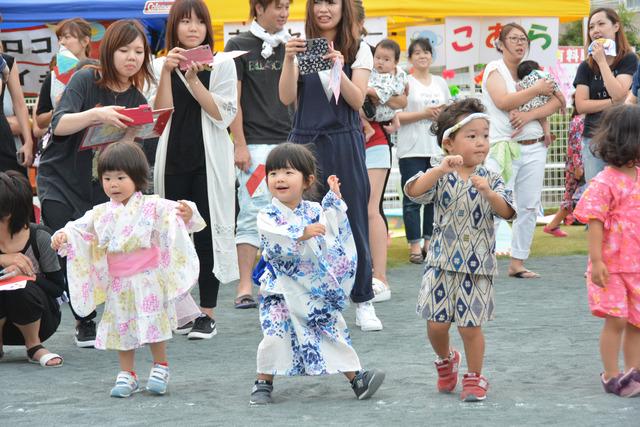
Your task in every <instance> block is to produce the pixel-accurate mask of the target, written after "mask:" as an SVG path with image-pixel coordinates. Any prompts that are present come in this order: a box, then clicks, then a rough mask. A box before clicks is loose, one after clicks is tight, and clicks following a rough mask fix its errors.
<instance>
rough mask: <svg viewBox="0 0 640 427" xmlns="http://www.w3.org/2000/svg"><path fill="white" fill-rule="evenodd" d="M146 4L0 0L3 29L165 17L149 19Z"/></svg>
mask: <svg viewBox="0 0 640 427" xmlns="http://www.w3.org/2000/svg"><path fill="white" fill-rule="evenodd" d="M145 3H146V1H145V0H0V13H1V14H2V17H3V19H4V23H3V24H2V27H5V26H6V25H9V24H12V25H15V23H16V21H20V22H21V24H20V26H22V27H24V26H25V25H24V23H25V22H29V23H33V22H37V23H41V22H58V21H61V20H63V19H67V18H75V17H78V16H81V17H83V18H84V19H86V20H87V21H98V20H105V21H110V20H115V19H123V18H135V19H142V18H153V17H154V16H162V15H145V14H143V9H144V5H145Z"/></svg>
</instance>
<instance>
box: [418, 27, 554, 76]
mask: <svg viewBox="0 0 640 427" xmlns="http://www.w3.org/2000/svg"><path fill="white" fill-rule="evenodd" d="M510 22H515V23H517V24H519V25H522V27H523V28H524V29H525V31H526V34H527V36H528V38H529V40H530V43H531V45H530V48H529V52H528V54H527V58H528V59H533V60H535V61H537V62H538V63H539V64H540V65H542V66H550V65H554V64H555V63H556V60H557V59H556V51H557V50H558V30H559V22H558V19H557V18H515V17H491V18H468V17H464V18H462V17H457V18H446V20H445V37H444V55H445V60H444V61H442V58H440V59H441V60H440V61H439V62H438V64H434V65H440V64H441V65H444V64H446V66H447V68H449V69H455V68H462V67H468V66H472V65H475V64H486V63H488V62H490V61H493V60H496V59H499V58H500V57H501V55H500V53H499V52H498V51H497V49H496V41H497V40H498V37H499V35H500V31H501V30H502V28H503V27H504V26H505V25H506V24H508V23H510ZM414 28H418V27H414ZM423 28H426V27H423ZM410 29H411V27H409V28H407V34H409V30H410ZM415 33H416V32H415V31H414V32H413V34H415ZM418 33H419V31H418ZM434 39H435V40H439V39H438V37H437V36H434ZM505 42H506V41H505ZM508 43H512V42H508ZM516 43H518V42H517V41H516ZM500 48H501V49H505V48H507V49H508V48H512V46H511V44H508V45H506V46H505V45H502V46H500Z"/></svg>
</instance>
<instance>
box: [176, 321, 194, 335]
mask: <svg viewBox="0 0 640 427" xmlns="http://www.w3.org/2000/svg"><path fill="white" fill-rule="evenodd" d="M191 328H193V322H189V323H185V324H184V325H182V326H178V327H177V328H176V330H175V331H173V332H175V333H176V334H178V335H187V334H188V333H189V332H191Z"/></svg>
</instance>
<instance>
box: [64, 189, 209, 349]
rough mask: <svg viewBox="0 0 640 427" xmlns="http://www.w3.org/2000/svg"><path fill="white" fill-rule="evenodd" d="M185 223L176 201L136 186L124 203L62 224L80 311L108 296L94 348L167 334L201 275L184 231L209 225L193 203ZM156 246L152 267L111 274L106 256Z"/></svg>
mask: <svg viewBox="0 0 640 427" xmlns="http://www.w3.org/2000/svg"><path fill="white" fill-rule="evenodd" d="M187 203H188V204H189V206H190V207H191V209H192V210H193V217H192V218H191V221H190V222H189V224H187V225H186V226H185V224H184V222H183V220H182V218H180V217H179V216H178V214H177V207H178V203H177V202H173V201H169V200H165V199H161V198H159V197H158V196H144V195H142V194H141V193H139V192H138V193H135V194H134V195H133V196H131V198H130V199H129V201H128V202H127V204H126V205H123V204H122V203H117V202H114V201H110V202H107V203H103V204H101V205H98V206H95V207H94V208H93V209H91V210H90V211H88V212H87V213H86V214H85V215H84V216H83V217H82V218H80V219H78V220H76V221H71V222H69V223H67V225H66V226H65V227H64V228H63V230H61V231H64V232H65V233H66V235H67V240H68V243H67V244H66V245H65V247H63V248H62V249H61V250H60V251H59V253H60V255H62V256H66V257H67V276H68V281H69V293H70V297H71V304H72V305H73V308H74V310H75V311H76V312H77V313H78V314H79V315H80V316H86V315H88V314H89V313H91V312H92V311H93V310H94V309H95V307H96V306H97V305H99V304H102V303H103V302H104V303H105V308H104V314H103V315H102V319H101V320H100V324H99V325H98V330H97V336H96V343H95V347H96V348H99V349H112V350H131V349H135V348H138V347H140V346H141V345H143V344H147V343H155V342H162V341H166V340H168V339H170V338H171V331H172V330H173V329H175V328H176V327H177V317H176V307H175V303H176V301H177V300H183V299H184V297H185V295H186V294H188V292H189V290H190V289H191V288H192V287H193V285H195V283H196V282H197V280H198V273H199V271H200V270H199V261H198V256H197V254H196V252H195V248H194V247H193V243H192V241H191V238H190V236H189V232H196V231H200V230H202V229H203V228H204V227H205V226H206V224H205V222H204V220H203V219H202V217H201V216H200V214H199V213H198V210H197V208H196V206H195V204H193V203H191V202H187ZM155 248H157V250H158V252H159V259H158V263H157V267H155V268H147V269H142V271H138V272H135V273H132V274H131V275H127V276H126V277H114V276H113V275H112V274H111V273H110V270H109V263H108V257H109V255H111V254H115V255H117V256H121V255H122V254H129V255H130V256H131V259H134V257H135V255H136V253H138V254H139V253H141V251H140V250H144V249H155Z"/></svg>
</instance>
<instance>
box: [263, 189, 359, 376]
mask: <svg viewBox="0 0 640 427" xmlns="http://www.w3.org/2000/svg"><path fill="white" fill-rule="evenodd" d="M346 211H347V206H346V204H345V203H344V202H343V201H342V200H341V199H339V198H338V197H337V196H336V194H335V193H334V192H332V191H329V192H328V193H327V195H326V196H325V197H324V199H323V200H322V205H320V204H318V203H315V202H309V201H302V202H301V203H300V205H299V206H298V207H297V208H295V209H293V210H291V209H290V208H288V207H287V206H285V205H284V204H282V203H281V202H280V201H278V200H277V199H275V198H274V199H273V200H272V204H271V205H270V206H268V207H266V208H265V209H263V210H262V211H261V212H260V213H259V215H258V230H259V233H260V240H261V245H262V256H263V258H264V259H265V260H266V261H267V262H268V263H269V264H270V266H271V268H267V269H265V270H264V272H263V274H262V276H261V277H260V279H259V281H260V325H261V327H262V333H263V335H264V336H263V339H262V341H261V343H260V345H259V347H258V357H257V365H258V366H257V368H258V373H263V374H271V375H289V376H293V375H323V374H334V373H338V372H350V371H357V370H360V361H359V359H358V356H357V354H356V352H355V350H354V349H353V347H352V346H351V338H350V336H349V329H348V328H347V325H346V322H345V321H344V318H343V317H342V314H341V312H342V310H344V309H345V308H346V307H347V305H348V303H349V294H350V292H351V288H352V287H353V283H354V281H355V272H356V264H357V255H356V248H355V242H354V240H353V236H352V234H351V227H350V225H349V220H348V219H347V215H346ZM316 222H320V223H322V224H324V225H325V226H326V233H325V235H324V236H319V237H314V238H311V239H309V240H306V241H302V242H301V241H298V238H299V237H300V236H302V234H303V233H304V228H305V227H306V226H307V225H309V224H313V223H316Z"/></svg>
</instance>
